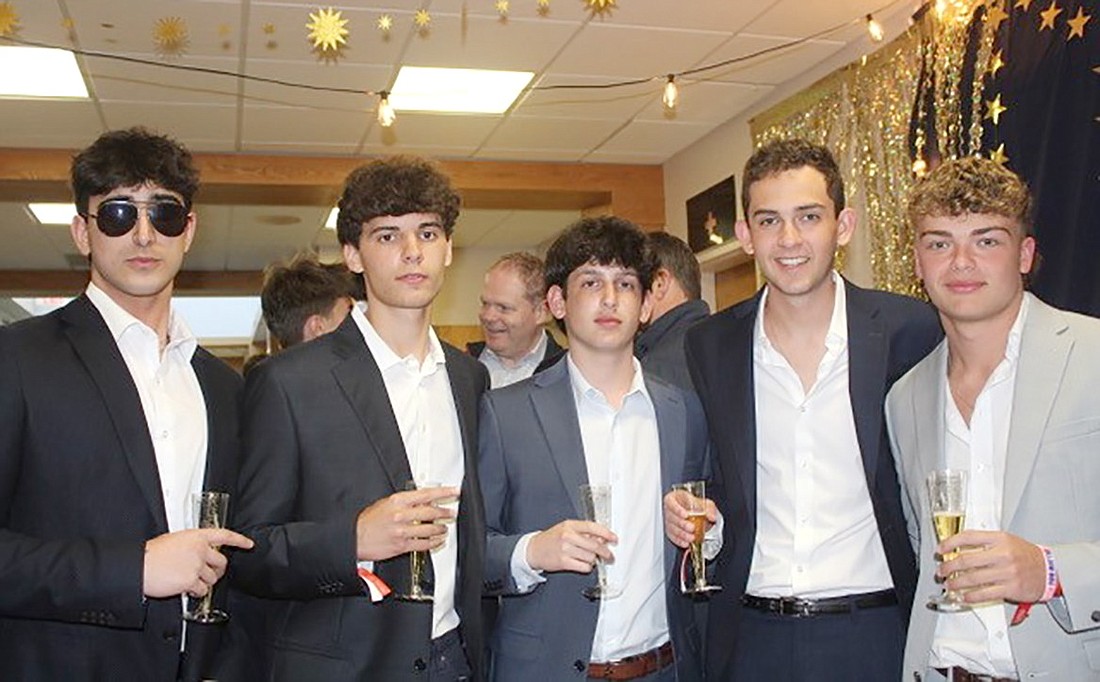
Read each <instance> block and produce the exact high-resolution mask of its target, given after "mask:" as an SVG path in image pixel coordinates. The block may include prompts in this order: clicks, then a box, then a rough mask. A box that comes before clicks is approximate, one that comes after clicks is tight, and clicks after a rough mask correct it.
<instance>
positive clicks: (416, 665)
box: [413, 658, 428, 673]
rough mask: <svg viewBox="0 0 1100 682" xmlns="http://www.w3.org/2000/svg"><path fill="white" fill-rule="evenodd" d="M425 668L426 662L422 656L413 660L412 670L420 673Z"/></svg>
mask: <svg viewBox="0 0 1100 682" xmlns="http://www.w3.org/2000/svg"><path fill="white" fill-rule="evenodd" d="M427 669H428V664H427V663H425V662H424V659H423V658H418V659H416V660H415V661H413V670H415V671H416V672H418V673H422V672H424V671H425V670H427Z"/></svg>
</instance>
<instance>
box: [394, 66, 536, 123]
mask: <svg viewBox="0 0 1100 682" xmlns="http://www.w3.org/2000/svg"><path fill="white" fill-rule="evenodd" d="M534 75H535V74H534V73H532V72H530V71H485V70H483V69H441V68H432V67H422V66H402V67H401V71H399V72H398V74H397V82H395V83H394V84H393V89H391V90H390V104H391V105H393V108H394V109H397V110H398V111H447V112H460V113H476V114H502V113H504V112H505V111H507V110H508V107H510V106H512V102H515V101H516V98H517V97H519V94H520V93H521V92H523V89H524V88H525V87H527V84H528V83H530V82H531V78H533V77H534Z"/></svg>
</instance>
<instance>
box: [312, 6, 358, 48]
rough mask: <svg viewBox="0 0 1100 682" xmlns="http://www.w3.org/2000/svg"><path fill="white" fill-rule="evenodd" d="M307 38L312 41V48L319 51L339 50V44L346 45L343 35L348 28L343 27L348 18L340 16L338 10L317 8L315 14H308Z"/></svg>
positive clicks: (346, 33) (345, 34)
mask: <svg viewBox="0 0 1100 682" xmlns="http://www.w3.org/2000/svg"><path fill="white" fill-rule="evenodd" d="M309 18H310V23H308V24H306V28H308V29H309V39H310V40H311V41H313V47H314V49H317V50H320V51H321V52H339V51H340V46H341V45H346V44H347V40H346V39H345V36H347V35H348V30H347V29H346V28H344V26H346V25H347V23H348V20H347V19H344V18H342V17H341V16H340V12H337V11H334V10H333V9H332V8H331V7H329V8H328V9H320V10H317V14H312V13H311V14H310V15H309Z"/></svg>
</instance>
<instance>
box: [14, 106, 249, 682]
mask: <svg viewBox="0 0 1100 682" xmlns="http://www.w3.org/2000/svg"><path fill="white" fill-rule="evenodd" d="M72 185H73V194H74V195H75V203H76V209H77V216H76V217H74V218H73V222H72V226H71V233H72V238H73V241H74V242H75V243H76V246H77V249H79V251H80V253H81V254H82V255H84V256H85V257H87V258H88V262H89V265H90V266H91V281H90V283H89V284H88V287H87V289H86V290H85V292H84V293H83V294H82V295H80V296H79V297H77V298H76V299H75V300H74V301H73V302H72V303H69V304H68V305H66V306H65V307H63V308H61V309H60V310H58V311H57V312H54V313H51V314H49V315H46V316H43V317H39V318H32V319H29V320H26V321H24V322H21V323H18V324H15V325H13V326H11V327H6V328H3V329H0V567H2V568H0V678H3V679H10V680H29V681H35V680H42V681H43V682H47V681H52V680H122V679H133V680H150V681H161V682H172V681H173V680H177V679H183V680H198V679H204V678H207V677H209V676H211V674H212V668H211V667H210V664H211V654H213V647H214V646H215V644H216V640H217V639H219V638H220V634H221V630H222V627H221V626H214V625H198V624H194V623H189V624H188V625H187V626H186V633H185V630H184V621H183V608H184V604H183V600H182V599H181V595H191V596H201V595H205V594H206V593H207V592H208V591H209V590H211V589H212V587H213V585H214V583H215V582H216V581H217V580H218V578H219V577H220V576H221V575H222V573H223V572H224V571H225V565H226V560H225V557H224V556H222V555H221V553H220V552H219V551H218V550H217V549H215V548H216V547H218V546H234V547H248V546H250V545H251V542H250V541H249V540H248V539H247V538H245V537H242V536H240V535H238V534H236V533H233V532H232V531H229V530H217V529H201V530H186V528H187V527H188V525H189V518H188V516H189V510H190V505H191V500H190V496H191V493H194V492H199V491H201V490H220V491H228V492H230V493H232V486H233V482H234V479H235V477H236V459H237V449H238V440H237V401H238V398H239V394H240V378H239V377H238V376H237V374H236V373H235V372H233V370H232V369H230V368H229V367H228V366H227V365H226V364H224V363H223V362H221V361H220V360H218V359H216V358H215V357H214V356H212V355H211V354H209V353H208V352H206V351H205V350H204V349H202V348H201V347H199V346H197V345H196V339H195V337H194V336H193V335H192V334H191V332H190V330H189V329H188V327H187V325H186V323H184V321H183V320H182V318H180V317H179V316H178V315H176V314H175V312H174V311H173V310H172V307H171V297H172V285H173V281H174V279H175V277H176V273H177V272H179V269H180V265H181V263H182V262H183V257H184V254H185V253H186V252H187V250H188V248H189V247H190V245H191V240H192V239H193V238H194V236H195V224H196V220H195V214H194V213H193V212H192V206H191V199H192V196H193V195H194V193H195V190H196V189H197V188H198V173H197V171H196V170H195V169H194V167H193V165H192V163H191V155H190V154H189V153H188V152H187V150H185V149H184V148H183V147H181V146H180V145H179V144H177V143H175V142H174V141H172V140H170V139H168V138H166V137H162V136H159V135H154V134H152V133H150V132H148V131H145V130H142V129H138V128H135V129H131V130H120V131H113V132H109V133H105V134H104V135H102V136H101V137H100V138H99V139H98V140H96V142H95V143H94V144H92V145H91V146H90V147H88V148H87V149H85V150H84V151H82V152H80V153H79V154H78V155H77V156H76V157H75V158H74V159H73V165H72ZM185 634H186V643H187V646H186V649H184V648H183V642H184V639H185V637H184V636H185Z"/></svg>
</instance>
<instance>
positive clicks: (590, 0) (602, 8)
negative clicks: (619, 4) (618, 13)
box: [584, 0, 615, 14]
mask: <svg viewBox="0 0 1100 682" xmlns="http://www.w3.org/2000/svg"><path fill="white" fill-rule="evenodd" d="M584 4H585V5H587V6H588V9H589V11H590V12H592V14H610V13H611V10H613V9H615V0H584Z"/></svg>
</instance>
